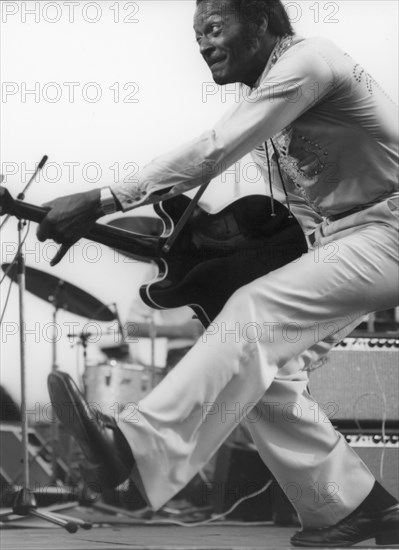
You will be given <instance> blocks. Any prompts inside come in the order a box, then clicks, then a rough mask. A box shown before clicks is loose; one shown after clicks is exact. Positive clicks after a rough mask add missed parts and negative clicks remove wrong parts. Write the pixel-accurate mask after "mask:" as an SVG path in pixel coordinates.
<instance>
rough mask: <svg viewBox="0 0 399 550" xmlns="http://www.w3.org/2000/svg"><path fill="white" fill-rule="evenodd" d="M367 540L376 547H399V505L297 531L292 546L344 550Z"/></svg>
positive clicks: (360, 513)
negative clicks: (324, 525)
mask: <svg viewBox="0 0 399 550" xmlns="http://www.w3.org/2000/svg"><path fill="white" fill-rule="evenodd" d="M367 539H375V542H376V544H390V545H392V544H395V545H396V544H399V504H395V505H394V506H391V507H390V508H386V509H385V510H380V511H379V512H367V511H362V510H359V511H358V512H354V513H352V514H350V515H349V516H347V517H346V518H344V519H343V520H341V521H340V522H339V523H337V524H336V525H332V526H331V527H323V528H322V529H315V530H314V531H312V530H304V531H298V532H297V533H296V534H295V535H294V536H293V537H292V538H291V544H292V545H293V546H319V547H321V548H323V547H325V548H343V547H347V546H352V545H353V544H356V543H358V542H361V541H363V540H367Z"/></svg>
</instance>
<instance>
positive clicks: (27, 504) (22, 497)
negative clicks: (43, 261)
mask: <svg viewBox="0 0 399 550" xmlns="http://www.w3.org/2000/svg"><path fill="white" fill-rule="evenodd" d="M25 224H26V222H25V221H24V220H18V253H17V268H18V269H17V271H18V276H17V283H18V298H19V304H18V305H19V349H20V372H21V412H22V422H21V425H22V453H23V455H22V461H21V462H22V465H23V472H22V474H23V475H22V487H21V489H19V491H18V492H17V493H16V495H15V498H14V504H13V507H12V510H11V511H9V510H6V511H4V512H2V513H0V520H4V519H6V518H7V517H10V516H13V515H17V516H33V517H38V518H41V519H44V520H46V521H48V522H50V523H54V524H55V525H59V526H60V527H63V528H64V529H66V530H67V531H68V532H69V533H75V532H76V531H77V530H78V527H79V526H80V527H83V528H85V529H88V528H90V527H91V524H90V523H87V522H85V521H83V520H80V519H75V518H69V517H66V516H64V517H62V516H59V515H56V514H53V513H51V512H48V511H46V512H44V511H39V510H38V509H37V503H36V497H35V495H34V492H33V491H32V490H31V489H30V488H29V443H28V415H27V407H26V354H25V311H24V305H25V302H24V294H25V258H24V254H23V249H22V246H23V241H22V231H23V227H24V226H25Z"/></svg>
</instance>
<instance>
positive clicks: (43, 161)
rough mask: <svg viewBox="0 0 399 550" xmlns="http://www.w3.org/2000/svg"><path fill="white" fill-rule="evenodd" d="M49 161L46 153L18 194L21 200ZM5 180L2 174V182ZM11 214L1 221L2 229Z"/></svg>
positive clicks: (0, 226)
mask: <svg viewBox="0 0 399 550" xmlns="http://www.w3.org/2000/svg"><path fill="white" fill-rule="evenodd" d="M47 161H48V156H47V155H44V157H43V158H42V160H41V161H40V162H39V164H38V165H37V168H36V170H35V171H34V172H33V175H32V177H31V178H30V180H29V181H28V183H27V184H26V185H25V187H24V189H23V190H22V191H21V193H19V195H18V196H17V199H18V200H20V201H23V200H24V199H25V193H26V191H27V190H28V188H29V186H30V184H31V183H32V181H33V180H34V179H35V177H36V175H37V174H38V172H39V171H40V170H41V169H42V168H43V166H44V165H45V164H46V162H47ZM3 181H4V176H3V175H1V176H0V184H1V183H3ZM10 217H11V216H10V214H8V215H7V216H6V217H5V218H4V220H3V222H2V223H1V225H0V229H1V228H2V227H3V226H4V225H5V224H6V223H7V221H8V220H9V218H10Z"/></svg>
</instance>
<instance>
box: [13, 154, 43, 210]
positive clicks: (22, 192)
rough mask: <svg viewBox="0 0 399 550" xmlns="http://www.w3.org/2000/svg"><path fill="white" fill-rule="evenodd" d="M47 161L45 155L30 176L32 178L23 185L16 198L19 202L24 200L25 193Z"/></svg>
mask: <svg viewBox="0 0 399 550" xmlns="http://www.w3.org/2000/svg"><path fill="white" fill-rule="evenodd" d="M47 161H48V156H47V155H44V157H43V158H42V160H41V161H40V162H39V164H38V165H37V168H36V170H35V171H34V172H33V174H32V177H31V178H30V180H29V181H28V183H27V184H26V185H25V187H24V189H23V190H22V191H21V193H20V194H19V195H18V196H17V199H18V200H20V201H23V200H24V199H25V193H26V191H27V190H28V188H29V187H30V184H31V183H32V181H33V180H34V179H35V177H36V176H37V174H38V172H39V171H40V170H41V169H42V168H43V166H44V165H45V164H46V162H47Z"/></svg>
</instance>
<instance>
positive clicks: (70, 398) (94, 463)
mask: <svg viewBox="0 0 399 550" xmlns="http://www.w3.org/2000/svg"><path fill="white" fill-rule="evenodd" d="M47 384H48V390H49V394H50V399H51V403H52V405H53V407H54V412H55V414H56V416H57V418H58V419H59V421H60V422H61V423H62V425H63V426H64V428H65V430H66V431H67V432H68V433H70V434H71V435H72V436H73V437H74V438H75V439H76V441H77V443H78V444H79V446H80V448H81V449H82V452H83V454H84V456H85V458H86V460H87V461H88V464H87V465H86V466H83V468H81V471H82V473H84V474H86V481H90V482H91V483H98V484H100V485H101V486H103V487H106V488H112V487H116V486H118V485H120V484H121V483H122V482H123V481H125V480H126V479H127V478H128V477H129V474H130V472H131V470H132V467H133V466H134V457H133V454H132V451H131V449H130V447H129V444H128V443H127V441H126V439H125V436H124V435H123V433H122V432H121V431H120V429H119V427H118V425H117V423H116V421H115V419H114V418H112V417H110V416H107V415H105V414H102V413H101V412H99V411H97V410H96V409H94V408H91V407H90V406H89V405H88V404H87V403H86V401H85V399H84V397H83V395H82V394H81V393H80V391H79V389H78V387H77V386H76V384H75V382H74V381H73V380H72V378H71V377H70V376H69V374H67V373H66V372H61V371H56V372H52V373H51V374H49V376H48V379H47Z"/></svg>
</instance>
